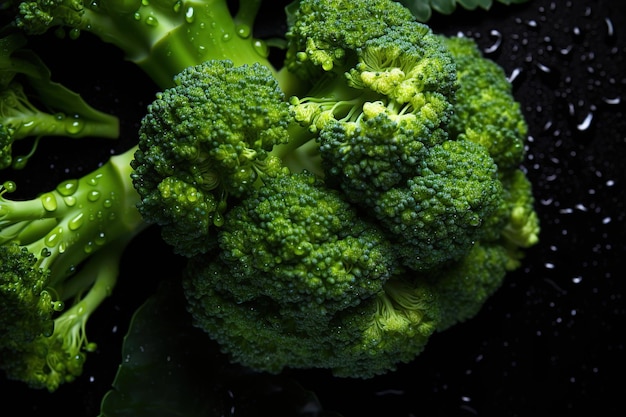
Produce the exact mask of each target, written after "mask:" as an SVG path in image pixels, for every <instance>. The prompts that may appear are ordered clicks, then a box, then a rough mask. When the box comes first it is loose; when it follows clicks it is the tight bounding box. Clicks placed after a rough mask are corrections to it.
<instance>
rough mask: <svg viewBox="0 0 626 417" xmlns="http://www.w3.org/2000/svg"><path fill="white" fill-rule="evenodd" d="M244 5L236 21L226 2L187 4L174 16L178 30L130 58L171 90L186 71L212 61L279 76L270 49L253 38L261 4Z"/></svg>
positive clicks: (192, 0) (248, 1)
mask: <svg viewBox="0 0 626 417" xmlns="http://www.w3.org/2000/svg"><path fill="white" fill-rule="evenodd" d="M240 3H241V7H240V9H239V12H238V13H237V14H236V15H235V16H234V17H233V16H232V15H231V12H230V10H229V8H228V5H227V2H226V1H225V0H187V1H184V2H183V3H182V7H183V8H184V9H183V10H180V11H179V12H178V14H176V15H175V16H173V17H174V18H175V19H176V20H175V21H176V22H177V23H176V24H175V25H173V26H174V27H173V28H170V27H169V26H167V27H166V28H165V29H164V30H163V31H162V32H166V33H163V34H162V36H161V37H160V39H158V40H156V42H154V44H152V45H151V46H150V48H149V49H148V50H147V51H145V53H143V54H141V55H139V54H138V55H135V56H132V57H129V58H130V59H131V60H132V61H133V62H135V63H136V64H137V65H139V66H140V67H141V68H142V69H143V70H144V71H146V73H148V75H149V76H150V77H151V78H152V79H153V80H154V81H155V82H156V83H157V84H158V85H159V86H160V87H162V88H166V87H171V86H172V83H173V81H172V79H173V77H174V75H176V74H178V73H179V72H181V71H182V70H183V69H185V68H187V67H191V66H194V65H197V64H200V63H202V62H204V61H208V60H211V59H229V60H231V61H233V63H234V64H235V65H243V64H252V63H254V62H259V63H262V64H264V65H266V66H267V67H268V68H270V69H272V71H274V72H275V69H274V68H273V66H272V65H271V64H270V62H269V60H268V55H269V51H268V48H267V45H266V44H265V43H264V42H263V41H261V40H259V39H255V38H254V37H253V36H252V22H253V20H254V17H255V16H256V13H257V11H258V7H259V4H260V1H258V0H243V1H241V2H240ZM160 21H161V19H159V22H160ZM160 24H161V23H159V25H160Z"/></svg>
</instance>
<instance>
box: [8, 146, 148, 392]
mask: <svg viewBox="0 0 626 417" xmlns="http://www.w3.org/2000/svg"><path fill="white" fill-rule="evenodd" d="M134 151H135V149H131V150H129V151H127V152H126V153H123V154H121V155H118V156H115V157H112V158H111V159H110V160H109V162H107V163H105V164H104V165H102V166H101V167H100V168H98V169H97V170H95V171H93V172H91V173H89V174H87V175H86V176H84V177H82V178H80V179H77V180H66V181H63V182H62V183H61V184H59V185H58V186H57V187H56V189H54V190H52V191H49V192H46V193H43V194H41V195H40V196H39V197H36V198H34V199H30V200H20V201H16V200H9V199H8V198H7V193H9V192H12V191H15V184H14V183H12V182H6V183H5V185H4V187H3V189H2V192H1V194H0V291H1V294H2V304H0V313H1V314H0V317H2V319H1V320H0V328H1V329H2V334H3V338H2V341H0V353H1V355H0V358H1V359H0V368H2V369H4V370H5V372H6V373H7V376H8V377H10V378H13V379H17V380H21V381H24V382H26V383H28V384H29V385H30V386H32V387H35V388H47V389H48V390H50V391H54V390H56V389H57V388H58V387H59V385H60V384H61V383H63V382H67V381H71V380H73V379H74V378H75V377H76V376H78V375H80V373H81V372H82V365H83V363H84V361H85V353H86V352H89V351H92V350H93V349H94V348H95V345H94V344H93V343H90V342H89V341H88V339H87V337H86V333H85V331H86V330H85V326H86V322H87V320H88V318H89V317H90V316H91V314H92V313H93V312H94V311H95V310H96V309H97V307H98V306H99V305H100V304H101V302H102V301H103V300H104V299H105V298H106V297H107V296H109V295H110V293H111V291H112V289H113V287H114V285H115V283H116V280H117V271H118V267H119V262H120V257H121V255H122V253H123V250H124V248H125V247H126V244H127V243H128V242H129V241H130V239H132V237H134V236H135V235H136V234H137V233H139V232H140V231H141V230H143V228H145V227H146V226H147V224H146V223H145V222H144V221H143V219H142V218H141V216H140V215H139V213H138V212H137V210H136V209H135V205H136V203H137V201H138V195H137V193H136V192H135V190H134V188H133V187H132V183H131V180H130V171H131V168H130V160H131V159H132V157H133V155H134Z"/></svg>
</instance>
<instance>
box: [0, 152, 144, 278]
mask: <svg viewBox="0 0 626 417" xmlns="http://www.w3.org/2000/svg"><path fill="white" fill-rule="evenodd" d="M135 149H136V148H132V149H130V150H128V151H126V152H124V153H122V154H120V155H116V156H113V157H112V158H110V160H109V162H107V163H106V164H104V165H102V166H101V167H100V168H98V169H96V170H95V171H93V172H91V173H90V174H87V175H86V176H84V177H82V178H80V179H78V180H67V181H64V182H62V183H61V184H59V185H58V186H57V187H56V189H55V190H53V191H50V192H46V193H43V194H41V195H40V196H39V197H36V198H34V199H30V200H25V201H12V200H7V199H5V198H4V196H2V197H1V198H0V244H7V243H9V242H11V241H15V242H18V243H19V244H20V245H23V246H25V247H27V248H28V250H29V251H30V252H31V253H33V254H34V255H35V256H37V257H38V267H39V268H42V269H49V270H50V271H51V277H52V279H51V282H50V285H51V286H53V287H54V286H56V285H58V284H59V283H60V282H63V281H64V280H65V279H66V278H67V277H69V276H70V275H72V274H74V272H75V269H76V268H77V267H78V265H80V264H81V262H83V261H84V260H86V259H87V258H88V257H89V256H91V255H92V254H93V253H95V252H96V251H98V250H101V249H102V248H103V247H104V245H106V244H108V243H109V242H111V241H114V240H117V239H119V238H122V237H131V236H134V235H136V234H137V233H139V232H140V231H141V230H143V228H145V227H146V224H145V222H144V221H143V219H142V218H141V215H140V214H139V212H138V211H137V209H136V204H137V203H138V201H139V196H138V194H137V192H136V191H135V189H134V187H133V185H132V182H131V178H130V175H131V172H132V168H131V167H130V161H131V160H132V159H133V156H134V150H135Z"/></svg>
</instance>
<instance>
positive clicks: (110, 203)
mask: <svg viewBox="0 0 626 417" xmlns="http://www.w3.org/2000/svg"><path fill="white" fill-rule="evenodd" d="M111 206H113V200H111V199H110V198H107V199H106V200H104V201H103V202H102V207H104V208H111Z"/></svg>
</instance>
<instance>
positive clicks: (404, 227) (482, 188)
mask: <svg viewBox="0 0 626 417" xmlns="http://www.w3.org/2000/svg"><path fill="white" fill-rule="evenodd" d="M415 174H416V175H415V176H414V177H412V178H409V179H408V180H407V181H406V183H404V184H400V185H398V187H396V188H394V189H391V190H389V191H386V192H384V193H381V194H380V196H379V197H378V200H377V201H376V203H375V205H373V206H372V209H373V210H374V213H375V216H376V218H377V219H379V220H380V221H381V222H382V224H383V225H384V228H385V230H388V231H389V233H390V235H391V237H390V238H391V239H392V241H393V242H394V244H395V245H396V247H397V248H398V249H399V251H400V252H401V258H402V262H403V263H404V265H406V266H408V267H410V268H411V269H413V270H416V271H419V270H427V269H430V268H433V267H436V266H437V265H441V264H445V263H446V262H448V261H450V260H455V259H459V257H461V256H462V255H463V254H465V253H467V251H468V250H470V249H471V247H472V246H473V245H474V243H475V242H477V241H480V240H481V239H482V238H483V237H484V236H485V234H486V233H489V231H490V229H489V228H488V227H487V228H485V227H483V226H484V225H483V223H484V222H487V221H488V219H490V218H491V216H492V214H493V213H494V212H495V211H496V210H497V209H498V207H499V206H500V205H501V204H502V199H503V196H502V184H501V183H500V181H499V180H498V178H497V166H496V165H495V164H494V162H493V160H492V159H491V157H490V156H489V154H488V153H487V151H486V150H485V149H484V148H483V147H481V146H479V145H476V144H475V143H473V142H469V141H466V140H457V141H447V142H444V143H443V144H441V145H439V146H435V147H432V148H430V149H429V151H428V152H427V155H426V157H425V158H424V159H423V160H422V161H421V162H420V164H419V165H418V166H417V168H416V170H415Z"/></svg>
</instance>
